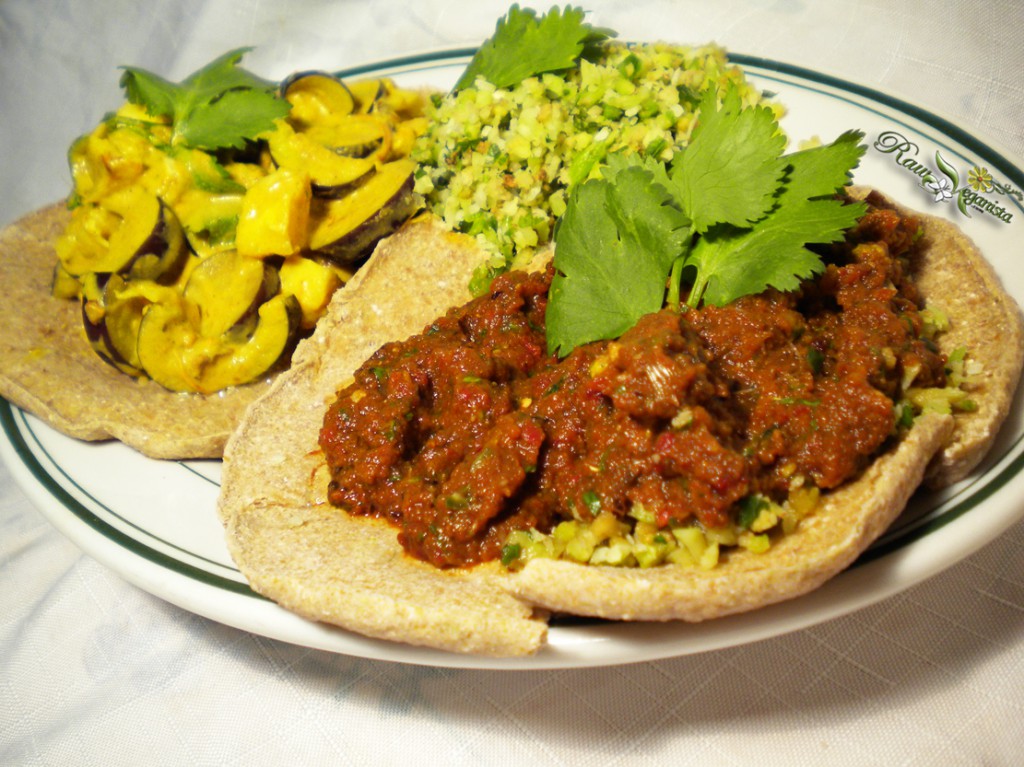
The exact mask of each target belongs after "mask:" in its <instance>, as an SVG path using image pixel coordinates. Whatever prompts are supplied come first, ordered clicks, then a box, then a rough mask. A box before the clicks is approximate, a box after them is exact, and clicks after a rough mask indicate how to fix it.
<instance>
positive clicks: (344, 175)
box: [267, 121, 374, 197]
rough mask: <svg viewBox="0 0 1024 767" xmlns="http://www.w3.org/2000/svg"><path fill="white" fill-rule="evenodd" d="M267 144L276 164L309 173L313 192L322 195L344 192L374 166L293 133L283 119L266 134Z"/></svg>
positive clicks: (370, 162) (327, 195)
mask: <svg viewBox="0 0 1024 767" xmlns="http://www.w3.org/2000/svg"><path fill="white" fill-rule="evenodd" d="M267 144H268V147H269V150H270V156H271V158H272V159H273V160H274V164H275V165H277V166H278V167H279V168H285V169H288V170H292V171H296V172H300V171H301V172H305V173H308V174H309V180H310V183H311V184H312V185H313V193H314V194H318V195H321V196H326V197H334V196H338V195H341V194H344V193H345V191H346V190H347V188H348V187H349V186H350V185H351V184H353V183H354V182H356V181H359V180H360V179H362V178H364V177H365V176H366V175H367V174H369V173H372V172H373V169H374V161H373V160H372V159H369V158H364V157H348V156H345V155H343V154H339V153H338V152H335V151H333V150H332V149H331V148H330V147H328V146H326V145H324V144H322V143H320V142H318V141H316V140H314V139H313V138H312V137H311V136H310V135H308V134H306V133H301V132H296V131H295V130H294V129H293V128H292V127H291V126H290V125H289V124H288V123H287V122H284V121H280V122H279V123H278V126H277V128H276V129H275V130H274V131H273V132H272V133H271V134H270V135H269V136H268V137H267Z"/></svg>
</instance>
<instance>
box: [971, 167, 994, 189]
mask: <svg viewBox="0 0 1024 767" xmlns="http://www.w3.org/2000/svg"><path fill="white" fill-rule="evenodd" d="M967 183H968V185H969V186H970V187H971V189H973V190H974V191H975V192H991V191H992V190H993V188H994V185H993V184H992V174H991V173H989V172H988V168H981V167H979V166H977V165H975V166H974V167H973V168H971V169H970V170H969V171H968V172H967Z"/></svg>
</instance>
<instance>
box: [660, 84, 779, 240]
mask: <svg viewBox="0 0 1024 767" xmlns="http://www.w3.org/2000/svg"><path fill="white" fill-rule="evenodd" d="M716 97H717V89H715V88H710V89H708V91H707V93H706V94H705V96H704V99H703V100H702V102H701V106H700V111H699V115H700V117H699V120H698V123H697V127H696V128H694V131H693V134H692V135H691V137H690V143H689V144H688V145H687V147H686V148H685V149H684V150H683V151H682V153H681V154H680V156H679V157H677V158H676V160H675V162H674V163H673V165H672V190H673V191H674V192H675V194H676V197H677V199H678V200H679V204H680V205H681V206H682V208H683V210H684V211H685V212H686V213H687V214H688V215H689V216H690V218H691V219H692V220H693V225H694V229H695V230H696V231H697V232H704V231H706V230H707V229H708V228H709V227H710V226H712V225H713V224H732V225H734V226H749V225H750V224H752V223H753V222H754V221H757V220H758V219H760V218H761V217H762V216H764V215H765V213H767V212H768V210H769V209H770V208H771V207H772V206H773V205H774V204H775V200H774V195H775V190H776V189H777V188H778V186H779V183H780V182H781V181H782V176H783V174H784V173H785V172H786V161H785V160H784V159H782V151H783V149H785V147H786V137H785V136H784V135H783V134H782V132H781V131H779V126H778V123H777V122H776V120H775V116H774V114H773V113H772V111H771V109H769V108H768V107H763V106H762V107H748V108H746V109H743V106H742V104H741V102H740V94H739V91H738V90H737V89H736V88H735V87H730V88H729V89H728V90H727V91H726V93H725V95H724V96H723V99H722V106H721V108H720V109H719V108H717V106H716Z"/></svg>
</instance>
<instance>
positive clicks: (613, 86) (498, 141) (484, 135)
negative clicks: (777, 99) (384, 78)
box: [412, 43, 782, 293]
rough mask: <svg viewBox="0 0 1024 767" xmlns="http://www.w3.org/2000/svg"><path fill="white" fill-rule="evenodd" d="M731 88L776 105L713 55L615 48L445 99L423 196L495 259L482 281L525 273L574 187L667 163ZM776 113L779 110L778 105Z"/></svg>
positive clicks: (423, 149)
mask: <svg viewBox="0 0 1024 767" xmlns="http://www.w3.org/2000/svg"><path fill="white" fill-rule="evenodd" d="M730 83H734V84H736V85H737V86H738V87H739V91H740V93H741V96H742V98H743V102H744V104H748V105H749V104H760V103H769V102H768V101H767V98H766V96H765V94H763V93H761V92H760V91H758V90H757V89H756V88H754V87H753V86H752V85H751V84H750V83H748V82H747V81H746V78H745V76H744V73H743V71H742V70H741V69H740V68H739V67H737V66H735V65H732V64H730V63H729V62H728V61H727V59H726V55H725V51H724V50H723V49H722V48H720V47H719V46H716V45H707V46H702V47H687V46H679V45H668V44H663V43H651V44H642V45H626V44H622V43H608V44H606V45H605V46H604V49H603V55H602V58H601V59H600V61H599V62H598V63H593V62H591V61H587V60H583V61H582V62H581V64H580V66H579V67H578V68H577V69H573V70H571V71H569V72H567V73H565V74H545V75H540V76H538V77H530V78H528V79H526V80H524V81H523V82H521V83H519V84H518V85H516V86H513V87H511V88H495V87H494V86H493V85H491V84H490V83H488V82H487V81H486V80H484V79H482V78H478V79H477V81H476V84H475V85H474V86H473V87H472V88H466V89H463V90H461V91H458V92H457V93H454V94H448V95H445V96H438V97H436V98H435V99H434V100H433V101H432V104H431V106H430V108H429V110H428V118H429V125H430V127H429V129H428V130H427V132H426V133H425V134H424V135H423V136H422V137H421V138H420V140H419V141H418V142H417V144H416V146H415V148H414V150H413V154H412V157H413V159H414V160H416V161H417V162H418V163H419V169H418V171H417V174H416V192H417V193H419V194H420V195H422V197H423V199H424V202H425V205H426V208H427V209H428V210H430V211H431V212H433V213H434V214H436V215H438V216H439V217H440V218H441V219H443V220H444V221H445V223H446V224H447V225H448V226H449V227H451V228H452V229H453V230H456V231H461V232H465V233H468V234H470V235H473V236H474V237H476V239H477V240H478V242H479V243H480V245H481V246H482V247H483V248H484V249H485V250H487V251H489V252H490V253H492V254H493V256H492V258H491V259H490V262H489V264H488V268H487V269H486V270H483V271H481V272H480V273H479V274H478V275H477V276H476V278H475V280H474V284H473V286H472V287H473V289H474V292H475V293H480V292H483V291H484V290H485V289H486V287H487V285H488V284H489V283H490V280H491V278H492V277H493V276H494V275H495V274H498V273H500V272H502V271H504V270H506V269H508V268H512V267H515V266H518V265H521V264H525V263H526V262H528V261H529V260H530V258H531V257H532V256H533V255H534V253H535V252H536V250H537V249H538V248H541V247H543V246H545V245H546V244H548V243H549V242H550V241H551V238H552V233H553V228H554V224H555V221H556V219H557V218H558V217H559V216H560V215H561V214H562V213H563V212H564V211H565V205H566V193H567V190H568V189H569V187H571V186H572V185H573V184H576V183H579V182H580V181H583V180H586V179H587V178H589V177H591V176H592V175H594V174H596V173H597V172H598V171H597V168H598V166H599V164H600V163H601V161H602V160H603V159H604V157H605V156H606V155H607V154H609V153H611V152H616V151H620V150H625V151H627V152H642V153H643V154H645V155H648V156H651V157H655V158H657V159H659V160H661V161H669V160H671V159H672V156H673V154H674V153H675V152H676V151H678V150H679V148H680V147H682V146H684V145H685V144H686V142H687V140H688V138H689V135H690V132H691V130H692V129H693V126H694V115H695V109H696V108H697V106H698V105H699V103H700V99H701V96H702V94H703V93H704V91H706V90H707V89H708V88H711V87H715V88H717V89H718V90H719V92H724V90H725V89H726V87H727V86H728V85H729V84H730ZM771 107H772V109H773V110H774V111H776V113H781V111H782V109H781V107H780V106H779V105H777V104H771Z"/></svg>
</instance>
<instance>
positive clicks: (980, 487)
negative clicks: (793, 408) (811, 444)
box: [0, 48, 1024, 599]
mask: <svg viewBox="0 0 1024 767" xmlns="http://www.w3.org/2000/svg"><path fill="white" fill-rule="evenodd" d="M475 52H476V48H458V49H451V50H445V51H436V52H431V53H423V54H416V55H411V56H402V57H397V58H392V59H386V60H382V61H379V62H374V63H371V64H365V65H361V66H355V67H348V68H345V69H342V70H338V72H337V74H338V75H339V76H340V77H356V76H361V75H367V74H371V73H379V74H382V75H385V74H388V75H389V74H397V73H399V72H413V71H423V70H427V69H433V68H441V67H446V66H452V65H455V64H458V63H460V62H463V61H464V60H466V59H468V58H470V57H472V55H473V54H474V53H475ZM729 58H730V60H731V61H733V62H734V63H736V64H739V65H740V66H744V67H750V68H752V69H754V70H760V71H755V72H753V74H754V75H755V76H761V77H763V78H764V79H769V80H772V79H774V80H777V81H779V82H785V83H787V84H788V85H792V86H795V87H800V88H804V89H807V90H812V91H816V92H819V93H822V94H823V95H827V96H829V97H831V98H839V99H843V97H842V96H841V95H838V94H837V93H835V92H834V90H838V91H844V92H847V93H850V94H853V95H856V96H859V97H861V98H864V99H867V100H868V101H870V102H875V103H878V104H881V105H884V106H886V107H889V108H890V109H892V110H895V111H896V112H898V113H901V114H905V115H907V116H909V117H912V118H913V119H915V120H917V121H919V122H920V123H922V124H925V125H928V126H931V127H932V128H934V129H936V130H938V131H939V133H940V135H939V136H930V137H929V138H930V139H932V140H935V141H936V142H937V143H939V144H941V145H942V148H944V149H947V151H950V152H955V153H957V154H960V152H959V150H957V149H955V148H953V147H951V146H950V145H948V144H947V143H944V142H943V141H942V139H943V138H950V139H953V140H954V141H956V142H957V143H958V144H959V145H960V146H962V147H964V148H965V149H967V150H968V151H970V152H972V153H973V154H974V155H976V156H978V157H981V158H982V159H983V160H984V161H985V162H986V163H988V164H990V165H992V166H994V167H997V168H998V169H999V172H1000V173H1001V174H1003V175H1004V176H1005V177H1006V178H1008V179H1011V180H1012V181H1013V183H1014V184H1016V185H1017V186H1019V187H1024V171H1022V170H1021V169H1020V168H1017V167H1016V166H1015V165H1013V163H1011V162H1010V161H1009V160H1007V159H1006V158H1005V157H1004V156H1003V155H1002V154H1001V153H999V152H998V151H996V150H994V149H993V148H991V147H990V146H988V145H987V144H985V143H983V142H982V141H980V140H979V139H977V138H976V137H975V136H972V135H971V134H969V133H967V132H966V131H965V130H963V129H962V128H960V127H958V126H957V125H955V124H953V123H951V122H949V121H947V120H945V119H943V118H941V117H938V116H937V115H934V114H932V113H931V112H928V111H927V110H925V109H922V108H920V107H917V106H915V105H913V104H910V103H908V102H905V101H902V100H901V99H898V98H895V97H893V96H890V95H888V94H886V93H883V92H881V91H877V90H874V89H872V88H868V87H866V86H862V85H858V84H856V83H852V82H849V81H846V80H842V79H839V78H836V77H832V76H830V75H825V74H822V73H819V72H815V71H813V70H809V69H805V68H803V67H799V66H795V65H791V64H785V63H781V62H777V61H773V60H771V59H765V58H760V57H756V56H747V55H743V54H729ZM783 76H784V77H783ZM789 78H797V79H798V80H800V81H803V82H794V81H793V80H792V79H789ZM814 83H817V84H818V85H820V86H823V88H817V87H814V85H813V84H814ZM825 88H828V89H834V90H825ZM843 100H847V101H849V102H850V103H852V104H854V105H855V106H857V107H859V108H861V109H865V110H867V111H874V112H876V113H877V114H883V113H882V112H880V111H878V110H875V109H873V108H872V107H871V106H870V105H869V104H865V103H862V102H860V101H854V100H850V99H843ZM884 115H885V116H886V117H887V118H891V119H894V120H895V121H896V122H899V123H900V124H902V125H904V126H905V127H908V128H911V129H914V130H917V131H920V127H919V126H913V125H909V124H907V123H904V122H902V121H900V120H898V119H897V118H895V117H894V116H893V115H892V114H890V113H888V112H886V113H884ZM1018 207H1021V206H1020V204H1019V203H1018ZM1022 209H1024V208H1022ZM14 410H16V408H14V407H13V406H12V405H10V403H8V402H7V401H3V402H2V405H0V423H2V425H3V430H4V432H5V434H6V435H7V438H8V440H9V441H10V443H11V445H12V446H13V447H14V450H15V452H16V454H17V455H18V457H19V459H20V460H21V462H22V463H23V464H24V466H25V467H26V468H27V469H28V470H29V472H30V473H31V474H32V476H33V477H34V478H35V479H36V481H37V482H38V483H39V484H40V485H41V486H42V487H43V488H44V489H45V490H46V491H47V492H49V493H50V494H51V495H52V496H53V497H54V499H55V500H57V501H58V502H59V503H60V504H61V505H62V506H64V507H65V508H67V509H68V510H69V511H70V512H72V513H73V514H74V515H75V516H76V517H78V518H79V519H80V520H81V521H82V522H84V523H85V524H87V525H88V526H89V527H91V528H92V529H94V530H95V531H96V532H98V533H100V534H101V535H103V536H105V537H107V538H108V539H110V540H111V541H113V542H114V543H116V544H118V545H119V546H122V547H123V548H125V549H126V550H128V551H130V552H132V553H134V554H136V555H137V556H139V557H141V558H143V559H146V560H148V561H150V562H152V563H154V564H156V565H159V566H161V567H164V568H167V569H169V570H172V571H174V572H177V573H178V574H180V575H184V576H186V577H188V578H190V579H192V580H195V581H198V582H201V583H204V584H206V585H208V586H213V587H216V588H220V589H223V590H226V591H230V592H233V593H236V594H242V595H246V596H251V597H256V598H259V599H264V597H262V596H261V595H259V594H257V593H256V592H254V591H252V589H251V588H249V587H248V586H247V585H245V584H242V583H238V582H236V581H232V580H230V579H227V578H223V577H220V576H218V575H215V574H213V573H210V572H208V571H206V570H203V569H201V568H198V567H195V566H193V565H189V564H187V563H185V562H182V561H180V560H177V559H175V558H173V557H171V556H168V555H166V554H164V553H162V552H159V551H156V550H155V549H153V548H151V547H149V546H146V545H145V544H143V543H141V542H140V541H138V540H136V539H134V538H132V537H131V536H129V535H126V534H125V533H123V532H121V531H120V530H118V529H116V528H114V527H112V526H111V525H109V524H108V523H107V522H105V521H103V520H102V519H100V518H99V517H97V516H96V515H95V514H93V513H92V512H91V511H89V510H88V509H87V508H85V507H84V506H83V505H82V504H81V503H80V502H79V501H78V500H77V499H76V498H74V497H73V496H72V495H71V494H70V493H68V492H67V491H66V490H65V489H64V488H63V487H62V486H61V485H60V483H59V482H57V481H56V479H55V478H54V477H53V476H52V475H51V474H50V473H49V472H48V471H46V469H45V468H44V467H43V466H42V464H41V463H40V462H39V460H38V459H37V457H36V455H35V453H34V452H33V450H32V449H31V447H30V446H29V445H28V443H27V442H26V441H25V439H24V437H23V433H22V431H21V429H20V428H19V427H18V425H17V422H16V420H15V417H14ZM18 412H21V411H18ZM23 424H24V428H25V429H26V430H27V431H29V432H30V433H33V436H35V434H34V432H32V427H31V425H30V424H29V423H28V422H27V421H25V420H24V419H23ZM1022 440H1024V437H1018V439H1017V440H1016V441H1015V442H1014V443H1013V444H1012V445H1010V446H1009V448H1008V449H1007V451H1006V453H1004V455H1003V456H1001V458H1005V457H1006V456H1007V455H1010V454H1011V453H1012V452H1013V451H1014V450H1017V449H1018V448H1019V447H1020V446H1021V443H1022ZM37 444H38V443H37ZM39 449H40V450H43V448H42V445H41V444H40V445H39ZM54 465H57V464H56V462H54ZM186 468H187V467H186ZM1022 469H1024V452H1021V453H1018V454H1017V455H1016V456H1015V457H1014V458H1013V459H1012V460H1011V461H1009V463H1007V464H1006V465H1005V466H1003V468H1002V469H1000V470H999V471H998V473H996V474H988V475H984V476H982V477H980V478H979V479H978V481H976V482H975V483H973V484H971V485H970V486H969V487H967V488H965V489H964V490H962V491H961V492H960V493H958V497H959V496H965V497H960V498H959V500H957V501H956V502H955V503H953V505H951V506H950V507H949V508H947V509H946V510H944V511H942V512H941V513H939V514H934V513H933V512H929V513H925V514H923V515H922V516H921V518H920V519H919V520H917V521H915V522H914V523H912V524H911V525H908V527H907V529H906V530H905V531H902V532H900V533H899V534H898V535H896V536H895V537H894V538H892V539H889V540H885V539H883V541H881V542H879V543H876V544H875V545H874V546H872V547H871V548H870V549H869V550H868V551H867V552H865V553H864V554H863V555H862V556H861V557H860V558H859V559H858V560H857V562H856V563H855V564H854V567H856V566H857V565H860V564H863V563H865V562H868V561H872V560H876V559H879V558H881V557H884V556H886V555H888V554H891V553H892V552H894V551H897V550H899V549H901V548H903V547H905V546H907V545H909V544H911V543H913V542H915V541H917V540H920V539H921V538H924V537H926V536H927V535H929V534H930V533H932V532H934V531H936V530H938V529H940V528H942V527H944V526H946V525H947V524H949V523H950V522H953V521H954V520H956V519H958V518H959V517H961V516H962V515H964V514H965V513H967V512H968V511H970V510H971V509H973V508H975V507H976V506H977V505H978V504H980V503H982V502H983V501H985V500H987V499H988V498H990V497H991V496H992V495H993V494H995V493H996V492H998V491H999V489H1001V488H1002V487H1003V486H1004V485H1005V484H1006V483H1007V482H1009V481H1010V480H1011V479H1012V478H1013V477H1014V476H1015V475H1016V474H1018V473H1019V472H1020V471H1021V470H1022ZM65 476H66V475H65ZM206 479H208V478H206ZM68 481H69V482H73V481H72V480H71V479H70V477H68ZM93 500H94V501H96V503H98V504H99V505H102V504H101V503H100V502H99V501H98V500H96V499H93ZM948 502H949V501H947V503H948ZM104 508H106V507H104ZM108 511H109V509H108ZM933 511H934V510H933ZM111 513H112V514H113V512H112V511H111ZM128 524H131V523H128ZM133 526H134V525H133ZM137 529H139V530H142V528H137ZM142 532H145V531H144V530H143V531H142ZM147 534H148V533H147ZM152 537H153V538H154V539H157V540H159V539H158V538H157V537H156V536H152ZM164 543H165V544H166V545H168V546H172V547H174V546H173V544H170V543H167V542H164ZM174 548H178V547H174ZM179 550H182V551H184V550H183V549H179ZM187 553H189V554H191V555H192V556H196V558H198V559H203V557H199V556H198V555H195V554H192V553H191V552H187Z"/></svg>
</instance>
